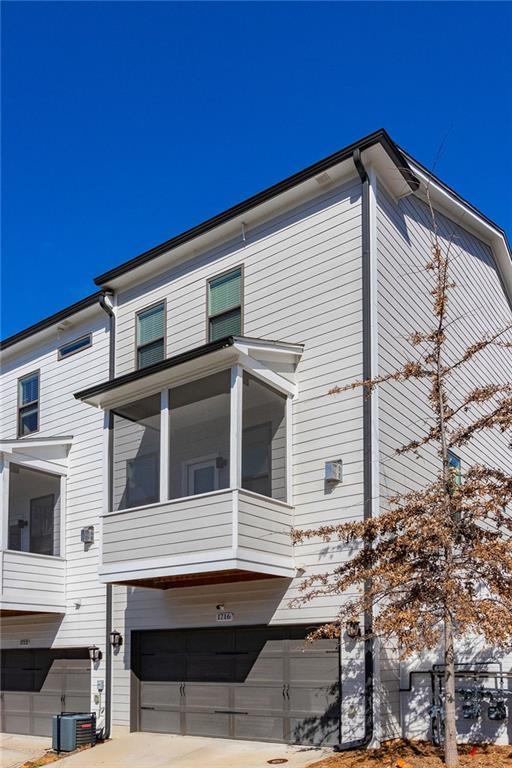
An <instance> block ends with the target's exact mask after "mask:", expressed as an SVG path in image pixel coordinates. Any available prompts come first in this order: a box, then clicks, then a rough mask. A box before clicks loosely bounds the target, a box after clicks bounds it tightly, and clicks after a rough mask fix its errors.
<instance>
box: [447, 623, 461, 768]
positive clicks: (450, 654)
mask: <svg viewBox="0 0 512 768" xmlns="http://www.w3.org/2000/svg"><path fill="white" fill-rule="evenodd" d="M444 663H445V668H444V686H445V699H444V701H445V704H444V761H445V764H446V766H447V768H454V767H455V766H458V765H459V754H458V751H457V723H456V717H455V652H454V647H453V624H452V617H451V616H450V613H449V611H448V610H446V611H445V616H444Z"/></svg>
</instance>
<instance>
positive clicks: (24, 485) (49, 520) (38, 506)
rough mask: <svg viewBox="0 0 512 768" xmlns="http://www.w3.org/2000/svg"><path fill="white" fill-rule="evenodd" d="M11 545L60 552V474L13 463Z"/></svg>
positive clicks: (40, 552)
mask: <svg viewBox="0 0 512 768" xmlns="http://www.w3.org/2000/svg"><path fill="white" fill-rule="evenodd" d="M8 547H9V549H14V550H16V551H18V552H33V553H34V554H37V555H58V554H59V552H60V477H58V476H57V475H52V474H50V473H48V472H41V471H39V470H35V469H28V468H26V467H21V466H18V465H17V464H11V465H10V469H9V543H8Z"/></svg>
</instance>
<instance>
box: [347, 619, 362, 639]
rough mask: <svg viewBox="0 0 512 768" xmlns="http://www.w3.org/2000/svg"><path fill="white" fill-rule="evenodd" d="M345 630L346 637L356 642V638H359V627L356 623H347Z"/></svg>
mask: <svg viewBox="0 0 512 768" xmlns="http://www.w3.org/2000/svg"><path fill="white" fill-rule="evenodd" d="M345 630H346V633H347V637H350V639H351V640H357V639H358V637H361V625H360V623H359V622H358V621H347V623H346V624H345Z"/></svg>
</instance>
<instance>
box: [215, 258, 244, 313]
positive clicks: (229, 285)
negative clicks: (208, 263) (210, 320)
mask: <svg viewBox="0 0 512 768" xmlns="http://www.w3.org/2000/svg"><path fill="white" fill-rule="evenodd" d="M241 289H242V270H241V269H235V270H233V272H229V273H228V274H227V275H221V276H220V277H215V278H214V279H213V280H210V283H209V291H208V314H209V315H210V317H211V316H213V315H219V314H221V313H222V312H227V310H229V309H233V308H234V307H238V306H240V297H241Z"/></svg>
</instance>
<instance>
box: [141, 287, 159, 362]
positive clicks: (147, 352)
mask: <svg viewBox="0 0 512 768" xmlns="http://www.w3.org/2000/svg"><path fill="white" fill-rule="evenodd" d="M136 325H137V368H146V367H147V366H148V365H153V364H154V363H158V362H160V360H163V359H164V357H165V305H164V302H163V301H162V302H161V303H160V304H155V305H154V306H152V307H148V309H143V310H142V311H141V312H138V313H137V318H136Z"/></svg>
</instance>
